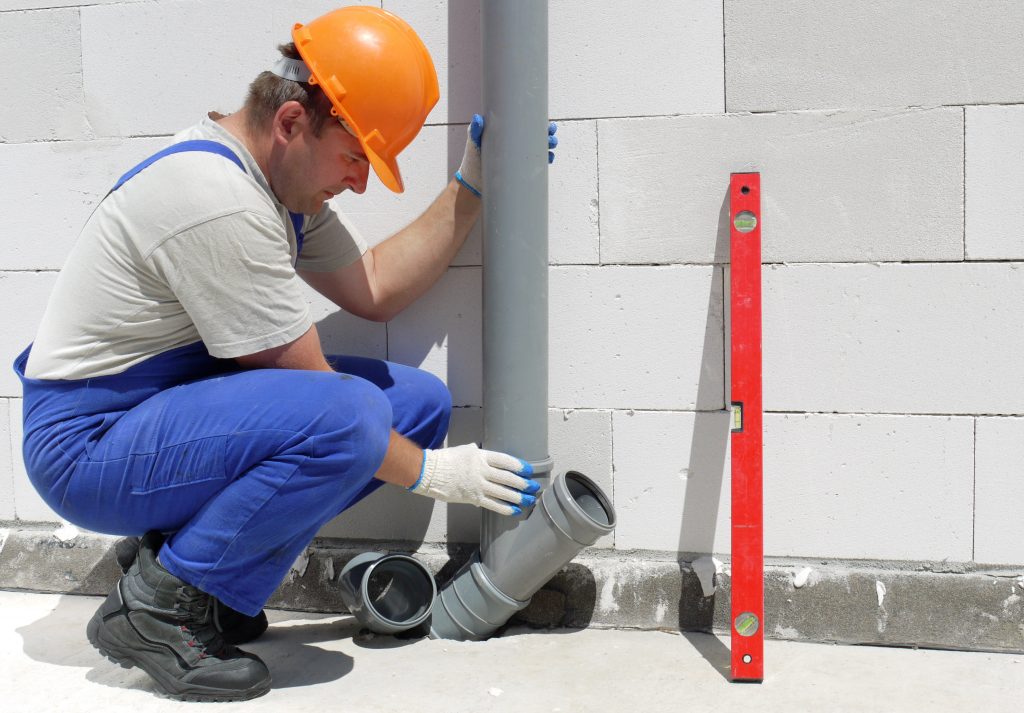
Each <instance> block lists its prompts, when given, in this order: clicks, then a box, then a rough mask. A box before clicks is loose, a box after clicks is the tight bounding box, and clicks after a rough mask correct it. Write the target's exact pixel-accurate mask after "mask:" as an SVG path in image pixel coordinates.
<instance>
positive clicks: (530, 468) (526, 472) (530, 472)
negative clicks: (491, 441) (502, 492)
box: [516, 458, 533, 475]
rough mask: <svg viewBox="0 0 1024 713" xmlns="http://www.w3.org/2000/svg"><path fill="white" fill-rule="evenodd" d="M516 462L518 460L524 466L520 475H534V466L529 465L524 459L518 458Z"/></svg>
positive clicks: (520, 470)
mask: <svg viewBox="0 0 1024 713" xmlns="http://www.w3.org/2000/svg"><path fill="white" fill-rule="evenodd" d="M516 460H518V461H519V462H520V463H522V464H523V467H522V468H520V469H519V475H533V466H532V465H530V464H529V463H527V462H526V461H525V460H523V459H522V458H516Z"/></svg>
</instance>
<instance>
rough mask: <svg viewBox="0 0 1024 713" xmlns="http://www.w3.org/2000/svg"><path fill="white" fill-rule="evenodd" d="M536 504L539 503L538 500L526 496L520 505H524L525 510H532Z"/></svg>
mask: <svg viewBox="0 0 1024 713" xmlns="http://www.w3.org/2000/svg"><path fill="white" fill-rule="evenodd" d="M535 502H537V498H535V497H533V496H532V495H524V496H523V501H522V502H521V503H519V504H520V505H522V506H523V507H524V508H532V507H533V504H534V503H535Z"/></svg>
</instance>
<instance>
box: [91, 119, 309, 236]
mask: <svg viewBox="0 0 1024 713" xmlns="http://www.w3.org/2000/svg"><path fill="white" fill-rule="evenodd" d="M183 151H206V152H207V153H215V154H217V155H218V156H223V157H224V158H226V159H228V160H229V161H231V162H232V163H234V164H235V165H236V166H238V167H239V168H240V169H242V171H245V164H243V163H242V159H240V158H238V155H237V154H235V152H234V151H232V150H231V149H229V148H228V147H227V146H225V145H224V144H222V143H219V142H217V141H209V140H207V139H193V140H191V141H181V142H179V143H176V144H171V145H170V146H168V147H167V148H165V149H164V150H162V151H158V152H157V153H155V154H153V155H152V156H150V157H149V158H147V159H145V160H144V161H142V162H141V163H139V164H138V165H137V166H135V167H134V168H132V169H130V170H129V171H128V172H127V173H125V174H124V175H123V176H121V178H119V179H118V180H117V183H115V184H114V187H113V188H111V189H110V193H113V192H114V191H116V190H117V189H118V188H120V187H121V186H123V185H124V184H125V183H127V182H128V181H130V180H131V179H132V178H134V177H135V176H136V175H138V174H139V173H141V172H142V171H144V170H145V169H146V168H148V167H149V166H151V165H152V164H154V163H156V162H157V161H159V160H160V159H162V158H163V157H164V156H170V155H171V154H176V153H182V152H183ZM108 195H109V194H108ZM288 215H289V216H290V217H291V221H292V227H293V228H294V229H295V247H296V251H297V252H300V253H301V252H302V240H303V238H304V237H305V236H304V235H303V230H302V226H303V223H304V222H305V216H304V215H302V213H292V212H291V211H289V212H288Z"/></svg>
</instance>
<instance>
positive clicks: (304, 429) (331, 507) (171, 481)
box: [14, 141, 451, 616]
mask: <svg viewBox="0 0 1024 713" xmlns="http://www.w3.org/2000/svg"><path fill="white" fill-rule="evenodd" d="M183 146H184V147H185V148H182V147H183ZM182 150H185V151H189V150H191V151H211V152H214V153H218V154H220V155H222V156H225V158H228V159H229V160H232V161H234V162H235V163H236V164H237V165H238V166H239V167H240V168H241V167H242V163H241V161H240V160H239V159H238V157H237V156H235V154H234V153H232V152H231V151H230V150H229V149H228V148H227V147H226V146H224V145H223V144H218V143H216V142H212V141H201V142H184V144H176V145H175V146H172V147H170V149H166V150H164V151H162V152H160V153H159V154H156V155H155V156H153V157H151V158H150V159H147V160H146V161H144V162H143V163H142V164H139V166H136V167H135V168H134V169H132V170H131V171H129V172H128V173H127V174H125V175H124V176H123V177H122V178H121V180H120V181H119V182H118V183H117V185H116V186H115V187H114V189H113V190H117V188H119V187H120V186H121V185H122V184H123V183H124V182H125V181H127V180H130V179H131V178H132V177H133V176H134V175H135V174H137V173H138V172H139V171H141V170H143V169H144V168H145V167H146V166H148V165H149V164H150V163H152V162H153V161H155V160H158V159H159V158H161V157H162V156H166V155H168V154H169V153H175V152H178V151H182ZM243 170H244V169H243ZM292 220H293V221H294V222H295V225H296V234H297V235H298V236H300V237H299V240H300V244H299V245H300V249H301V233H300V231H299V229H300V228H301V220H302V216H298V219H297V220H296V216H293V217H292ZM30 350H31V346H29V347H28V348H27V349H25V351H24V352H22V354H21V355H20V356H19V357H18V358H17V360H16V361H15V364H14V368H15V371H16V372H17V374H18V376H19V377H20V379H21V381H22V386H23V389H24V434H25V435H24V441H23V452H24V456H25V466H26V469H27V471H28V475H29V479H30V480H31V481H32V484H33V485H34V486H35V488H36V490H37V491H38V492H39V494H40V495H41V496H42V497H43V499H44V500H45V501H46V503H47V504H48V505H49V506H50V507H51V508H53V510H54V511H55V512H56V513H58V514H59V515H60V516H61V517H63V518H65V519H67V520H68V521H70V522H72V523H74V524H76V525H79V526H81V527H84V528H87V529H89V530H93V531H95V532H103V533H109V534H119V535H129V534H134V535H140V534H142V533H144V532H146V531H149V530H160V531H162V532H167V533H171V534H170V536H169V537H168V539H167V542H166V544H165V545H164V547H163V549H161V551H160V561H161V563H162V564H163V565H164V566H165V567H166V568H167V569H168V570H169V571H170V572H171V573H172V574H174V575H176V576H178V577H180V578H181V579H183V580H185V581H186V582H188V583H189V584H191V585H193V586H195V587H198V588H199V589H201V590H203V591H205V592H207V593H209V594H212V595H214V596H216V597H217V598H218V599H220V600H221V601H222V602H224V603H225V604H227V605H228V606H230V607H232V608H233V609H237V610H238V611H241V612H243V613H245V614H248V615H250V616H253V615H255V614H257V613H258V612H259V610H260V609H261V608H262V607H263V604H264V603H265V602H266V600H267V599H268V598H269V597H270V595H271V594H273V592H274V590H275V589H276V588H277V586H278V584H279V583H280V582H281V580H282V579H283V578H284V576H285V574H287V572H288V569H289V568H290V567H291V565H292V563H293V562H294V561H295V560H296V558H297V557H298V556H299V555H300V554H301V553H302V551H303V549H304V548H305V547H306V546H307V545H308V543H309V542H310V540H312V539H313V537H314V536H315V535H316V533H317V531H318V530H319V529H320V528H321V527H322V526H323V525H324V524H325V523H326V522H327V521H328V520H330V519H331V518H333V517H335V516H336V515H338V513H340V512H342V511H343V510H345V509H346V508H348V507H351V506H352V505H354V504H355V503H357V502H358V501H359V500H361V499H362V498H364V497H366V496H367V495H369V494H370V493H371V492H373V491H374V490H376V489H377V487H379V486H380V485H381V481H379V480H376V479H374V477H373V475H374V473H376V471H377V469H378V468H379V467H380V464H381V462H382V461H383V459H384V453H385V451H386V450H387V447H388V442H389V438H390V433H391V430H392V429H394V430H396V431H398V432H399V433H401V434H402V435H404V436H406V437H407V438H410V439H411V440H413V441H414V442H416V443H417V444H419V445H420V446H421V447H423V448H436V447H438V446H440V445H441V443H442V441H443V440H444V437H445V435H446V433H447V429H448V421H449V417H450V414H451V396H450V394H449V392H448V389H447V388H446V387H445V385H444V384H443V382H441V381H440V380H439V379H437V378H436V377H434V376H432V375H430V374H428V373H427V372H424V371H421V370H419V369H415V368H413V367H408V366H402V365H400V364H394V363H391V362H386V361H381V360H376V359H366V358H362V357H345V356H340V357H333V356H332V357H328V361H329V363H330V364H331V366H332V367H334V368H335V369H336V373H328V372H316V371H301V370H288V369H256V370H242V369H241V368H240V367H239V365H238V364H237V362H235V361H234V360H231V359H217V358H214V357H211V356H210V355H209V354H208V353H207V351H206V347H205V346H204V345H203V343H202V342H195V343H193V344H190V345H187V346H184V347H180V348H178V349H173V350H170V351H168V352H164V353H162V354H160V355H158V356H156V357H153V358H151V359H148V360H146V361H144V362H142V363H140V364H137V365H135V366H133V367H131V368H129V369H127V370H126V371H124V372H122V373H120V374H113V375H110V376H100V377H95V378H90V379H78V380H43V379H30V378H27V377H26V376H25V364H26V363H27V361H28V355H29V352H30Z"/></svg>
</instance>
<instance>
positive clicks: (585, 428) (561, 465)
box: [548, 409, 615, 548]
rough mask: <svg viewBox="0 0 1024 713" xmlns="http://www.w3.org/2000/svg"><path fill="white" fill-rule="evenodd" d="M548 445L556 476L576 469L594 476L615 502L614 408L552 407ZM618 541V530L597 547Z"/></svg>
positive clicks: (606, 546)
mask: <svg viewBox="0 0 1024 713" xmlns="http://www.w3.org/2000/svg"><path fill="white" fill-rule="evenodd" d="M548 434H549V442H548V445H549V446H550V449H551V457H552V459H554V461H555V467H554V471H553V475H554V476H555V477H557V476H559V475H561V474H564V473H565V472H566V471H569V470H575V471H577V472H579V473H582V474H583V475H585V476H587V477H588V478H590V479H591V480H593V481H594V482H595V483H596V484H597V486H598V487H599V488H601V490H603V491H604V494H605V495H607V496H608V499H609V500H610V501H611V502H612V506H613V507H614V503H615V485H614V482H613V480H612V478H613V475H612V412H611V411H577V410H574V409H550V410H549V411H548ZM614 545H615V532H614V531H613V532H612V533H611V534H608V535H605V536H604V537H601V538H599V539H598V540H597V542H595V543H594V545H593V546H594V547H602V548H609V547H613V546H614Z"/></svg>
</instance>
